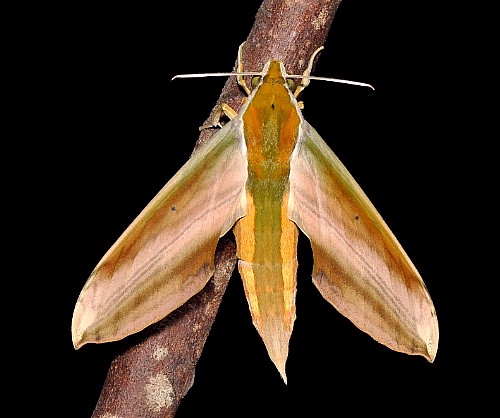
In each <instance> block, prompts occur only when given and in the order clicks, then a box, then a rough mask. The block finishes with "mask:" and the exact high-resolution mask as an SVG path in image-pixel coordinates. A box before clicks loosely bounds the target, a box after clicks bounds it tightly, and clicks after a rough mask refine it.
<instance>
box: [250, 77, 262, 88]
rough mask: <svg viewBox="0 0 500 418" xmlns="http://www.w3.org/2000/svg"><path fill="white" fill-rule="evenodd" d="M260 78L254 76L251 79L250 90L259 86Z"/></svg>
mask: <svg viewBox="0 0 500 418" xmlns="http://www.w3.org/2000/svg"><path fill="white" fill-rule="evenodd" d="M261 78H262V77H261V76H260V75H256V76H254V77H252V88H255V87H257V86H258V85H259V83H260V79H261Z"/></svg>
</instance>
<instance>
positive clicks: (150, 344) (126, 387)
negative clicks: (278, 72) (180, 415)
mask: <svg viewBox="0 0 500 418" xmlns="http://www.w3.org/2000/svg"><path fill="white" fill-rule="evenodd" d="M340 1H341V0H318V1H310V0H294V1H291V0H264V1H263V3H262V5H261V7H260V8H259V10H258V12H257V14H256V18H255V23H254V26H253V28H252V30H251V32H250V34H249V36H248V38H247V41H246V44H245V47H244V49H243V63H244V69H245V70H246V71H260V70H261V69H262V67H263V66H264V64H265V62H266V61H267V60H268V59H270V58H276V59H279V60H281V61H282V62H283V63H284V64H285V67H286V69H287V72H288V73H289V74H301V73H302V72H303V71H304V69H305V68H306V66H307V63H308V60H309V57H310V56H311V54H312V53H313V52H314V50H316V49H317V48H318V47H319V46H321V45H323V43H324V42H325V39H326V36H327V34H328V31H329V29H330V26H331V23H332V20H333V17H334V15H335V12H336V10H337V8H338V6H339V4H340ZM235 56H236V51H235ZM244 97H245V96H244V93H243V92H242V90H241V88H239V86H238V85H237V83H236V82H235V78H234V77H230V78H229V79H228V81H227V82H226V84H225V86H224V89H223V91H222V93H221V95H220V98H219V100H218V102H217V104H216V105H215V106H214V109H215V108H216V107H217V106H218V105H219V104H220V103H227V104H229V105H230V106H231V107H232V108H233V109H235V110H238V109H239V108H240V106H241V101H242V99H243V98H244ZM209 119H210V117H209V118H207V120H209ZM214 132H215V130H214V129H206V130H204V131H203V132H201V134H200V138H199V140H198V142H197V144H196V148H195V151H196V149H197V148H198V147H199V146H200V145H201V144H202V143H204V142H205V141H207V140H209V138H210V137H211V136H212V135H213V133H214ZM235 265H236V256H235V244H234V241H233V238H232V234H228V236H227V237H225V238H223V239H221V241H220V242H219V246H218V248H217V252H216V265H215V274H214V277H213V278H212V279H211V280H210V282H209V283H208V284H207V286H206V287H205V288H204V289H203V290H202V291H201V292H200V293H199V294H198V295H196V296H195V297H193V298H192V299H191V300H190V301H188V302H187V303H186V304H185V305H184V306H182V307H181V308H179V309H178V310H177V311H175V312H173V313H172V314H170V315H169V316H168V317H167V318H165V319H164V320H162V321H160V322H159V323H158V324H155V325H153V326H151V327H149V328H148V329H147V330H145V331H144V332H143V333H141V335H140V340H139V342H137V343H132V344H133V345H132V346H130V348H128V349H127V350H126V351H125V352H124V353H122V354H120V355H118V356H117V357H116V358H115V359H114V360H113V362H112V363H111V366H110V369H109V371H108V375H107V377H106V381H105V383H104V387H103V390H102V392H101V396H100V398H99V400H98V403H97V406H96V408H95V410H94V413H93V415H92V416H93V417H95V418H100V417H106V416H119V417H121V418H127V417H135V418H140V417H148V418H167V417H173V416H174V415H175V413H176V411H177V408H178V406H179V404H180V402H181V400H182V399H183V397H184V396H185V394H186V393H187V391H188V390H189V389H190V387H191V386H192V384H193V381H194V373H195V366H196V363H197V361H198V359H199V357H200V355H201V352H202V349H203V346H204V344H205V341H206V339H207V336H208V334H209V332H210V328H211V326H212V323H213V321H214V319H215V315H216V313H217V310H218V308H219V304H220V302H221V299H222V295H223V294H224V291H225V289H226V286H227V283H228V281H229V278H230V277H231V274H232V271H233V269H234V267H235ZM135 341H137V339H136V340H135Z"/></svg>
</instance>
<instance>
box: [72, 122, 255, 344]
mask: <svg viewBox="0 0 500 418" xmlns="http://www.w3.org/2000/svg"><path fill="white" fill-rule="evenodd" d="M239 124H240V122H239V121H238V120H237V119H235V120H233V121H231V122H229V123H227V124H226V125H225V126H224V127H223V128H222V129H221V131H219V132H218V133H217V134H216V135H215V136H214V137H213V138H212V139H211V140H210V141H209V142H208V143H207V144H205V145H204V146H203V147H202V148H201V149H200V150H199V151H198V152H197V153H196V154H194V155H193V156H192V157H191V158H190V159H189V160H188V162H187V163H186V164H185V165H184V166H183V167H182V168H181V169H180V170H179V171H178V172H177V174H176V175H175V176H174V177H173V178H172V179H171V180H170V181H169V182H168V183H167V184H166V185H165V186H164V187H163V188H162V190H161V191H160V192H159V193H158V194H157V195H156V196H155V197H154V198H153V200H152V201H151V202H150V203H149V204H148V205H147V206H146V208H145V209H144V210H143V211H142V212H141V213H140V215H139V216H138V217H137V218H136V219H135V220H134V221H133V222H132V224H131V225H130V226H129V227H128V228H127V230H126V231H125V232H124V233H123V234H122V235H121V236H120V238H119V239H118V240H117V241H116V243H115V244H114V245H113V246H112V247H111V248H110V249H109V251H108V252H107V253H106V254H105V255H104V257H103V258H102V260H101V261H100V262H99V264H98V265H97V267H96V268H95V269H94V271H93V272H92V274H91V276H90V277H89V279H88V281H87V283H86V284H85V286H84V288H83V290H82V292H81V294H80V297H79V299H78V301H77V303H76V307H75V311H74V314H73V323H72V333H73V344H74V345H75V347H76V348H78V347H80V346H82V345H83V344H86V343H89V342H96V343H97V342H107V341H114V340H119V339H121V338H124V337H126V336H127V335H130V334H132V333H134V332H137V331H140V330H141V329H143V328H145V327H146V326H148V325H150V324H152V323H154V322H156V321H158V320H160V319H162V318H163V317H165V316H166V315H167V314H168V313H170V312H171V311H173V310H174V309H176V308H177V307H179V306H180V305H182V304H183V303H184V302H185V301H186V300H188V299H189V298H190V297H191V296H193V295H194V294H196V293H197V292H198V291H199V290H201V289H202V288H203V286H205V284H206V283H207V281H208V280H209V279H210V277H211V276H212V274H213V271H214V253H215V248H216V245H217V242H218V240H219V238H220V237H221V236H222V235H224V234H225V233H226V232H227V231H228V230H229V229H230V228H231V227H232V226H233V224H234V223H235V221H236V220H237V219H238V218H240V217H242V216H243V215H244V214H245V183H246V178H247V162H246V156H245V153H246V148H245V146H244V143H243V142H242V136H241V134H240V131H241V130H240V125H239Z"/></svg>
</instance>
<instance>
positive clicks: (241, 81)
mask: <svg viewBox="0 0 500 418" xmlns="http://www.w3.org/2000/svg"><path fill="white" fill-rule="evenodd" d="M243 45H245V42H242V43H241V45H240V46H239V48H238V75H237V76H236V81H238V84H239V85H240V86H241V88H242V89H243V90H245V94H246V95H247V96H250V89H249V88H248V86H247V83H246V82H245V79H244V78H243V76H242V75H241V74H240V73H242V72H243V52H242V51H243Z"/></svg>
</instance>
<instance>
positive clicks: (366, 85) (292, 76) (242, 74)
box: [171, 72, 375, 90]
mask: <svg viewBox="0 0 500 418" xmlns="http://www.w3.org/2000/svg"><path fill="white" fill-rule="evenodd" d="M245 75H252V76H261V77H262V76H263V75H264V74H263V73H259V72H242V73H238V72H236V73H195V74H179V75H176V76H174V77H172V78H171V80H175V79H176V78H203V77H231V76H235V77H238V76H245ZM286 77H287V78H308V79H309V80H319V81H330V82H333V83H342V84H350V85H352V86H361V87H369V88H371V89H372V90H375V88H374V87H373V86H372V85H371V84H368V83H362V82H360V81H351V80H343V79H341V78H331V77H317V76H313V75H308V76H305V75H303V74H300V75H298V74H287V75H286Z"/></svg>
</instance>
